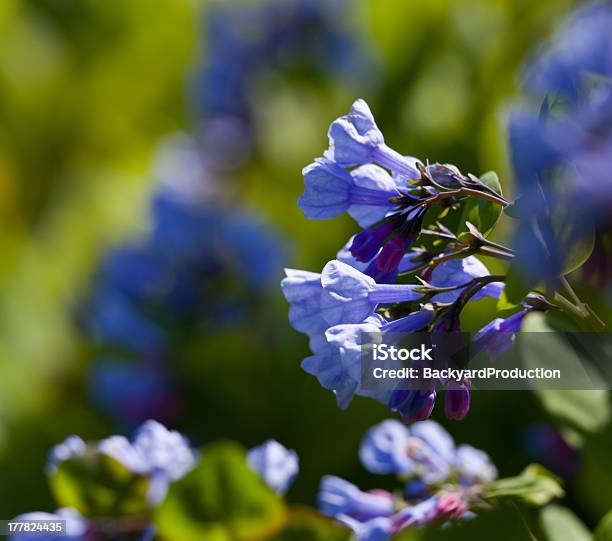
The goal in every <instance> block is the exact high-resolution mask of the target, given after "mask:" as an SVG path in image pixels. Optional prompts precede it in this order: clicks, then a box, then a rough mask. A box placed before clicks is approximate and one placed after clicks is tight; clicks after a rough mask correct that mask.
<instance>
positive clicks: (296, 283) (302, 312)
mask: <svg viewBox="0 0 612 541" xmlns="http://www.w3.org/2000/svg"><path fill="white" fill-rule="evenodd" d="M285 274H286V275H287V276H286V278H284V279H283V281H282V282H281V288H282V290H283V295H284V296H285V299H287V301H288V302H289V321H290V323H291V326H292V327H293V328H294V329H295V330H296V331H299V332H303V333H306V334H309V335H310V334H319V333H323V332H324V331H325V330H326V329H327V328H328V327H329V325H328V324H327V321H326V320H325V319H324V318H323V314H322V312H321V294H322V292H323V286H322V285H321V274H320V273H316V272H309V271H302V270H296V269H285Z"/></svg>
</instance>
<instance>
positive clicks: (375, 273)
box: [363, 260, 399, 284]
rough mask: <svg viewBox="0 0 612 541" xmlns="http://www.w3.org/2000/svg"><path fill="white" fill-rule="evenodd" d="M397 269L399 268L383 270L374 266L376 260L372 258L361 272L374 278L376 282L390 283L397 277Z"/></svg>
mask: <svg viewBox="0 0 612 541" xmlns="http://www.w3.org/2000/svg"><path fill="white" fill-rule="evenodd" d="M398 270H399V269H396V270H395V271H393V272H383V271H381V270H380V269H379V268H378V267H377V266H376V260H374V261H371V262H370V264H369V265H368V266H367V267H366V269H365V270H364V271H363V273H364V274H366V275H368V276H370V277H372V278H374V280H375V281H376V283H377V284H392V283H393V282H395V278H397V271H398Z"/></svg>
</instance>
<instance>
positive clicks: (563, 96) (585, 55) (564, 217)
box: [509, 2, 612, 287]
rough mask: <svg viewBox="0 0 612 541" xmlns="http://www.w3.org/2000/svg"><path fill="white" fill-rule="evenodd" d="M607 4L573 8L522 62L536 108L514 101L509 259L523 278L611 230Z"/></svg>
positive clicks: (551, 271) (537, 278)
mask: <svg viewBox="0 0 612 541" xmlns="http://www.w3.org/2000/svg"><path fill="white" fill-rule="evenodd" d="M611 25H612V6H611V5H610V3H609V2H595V3H593V4H590V5H587V6H584V7H581V8H579V9H578V10H577V11H576V12H574V14H573V15H571V16H570V17H569V18H568V19H567V20H566V22H565V24H564V25H563V26H562V27H561V28H560V29H559V31H558V32H557V34H556V35H555V36H554V38H553V40H552V41H551V43H549V44H547V46H546V47H544V48H543V49H542V50H540V51H538V53H537V54H536V55H535V56H534V57H533V58H532V59H531V61H530V62H529V64H528V65H527V67H526V68H525V77H524V87H525V91H526V93H527V94H528V97H529V98H531V99H532V100H533V101H534V102H536V104H535V105H536V107H533V108H530V107H525V106H521V107H516V108H515V109H514V111H513V112H512V114H511V117H510V126H509V133H510V146H511V152H512V161H513V166H514V172H515V176H516V180H517V184H518V187H519V193H518V195H519V198H518V200H517V202H516V204H515V205H514V207H515V208H514V211H515V212H514V215H515V216H516V217H518V218H519V219H520V220H521V224H520V225H519V227H518V229H517V234H516V237H515V246H516V252H517V259H516V266H517V269H518V270H519V271H520V272H521V273H522V275H523V277H524V278H525V281H526V283H527V285H529V286H532V287H533V285H535V284H537V283H538V282H541V281H545V280H553V279H555V278H556V277H557V276H559V275H560V274H562V273H563V272H564V271H566V269H565V268H564V266H565V260H566V259H567V254H569V253H571V251H572V250H571V247H572V245H573V244H574V243H576V242H579V241H584V240H588V239H590V238H591V237H592V234H593V226H595V227H596V229H597V230H598V234H601V233H602V232H606V231H609V230H610V225H611V222H610V218H609V217H610V209H611V208H612V197H611V196H612V190H610V189H609V186H610V183H609V182H608V178H609V174H608V172H609V168H610V163H611V160H612V154H611V152H610V149H611V148H612V82H611V81H612V79H611V78H612V34H611V33H610V31H609V29H610V27H611Z"/></svg>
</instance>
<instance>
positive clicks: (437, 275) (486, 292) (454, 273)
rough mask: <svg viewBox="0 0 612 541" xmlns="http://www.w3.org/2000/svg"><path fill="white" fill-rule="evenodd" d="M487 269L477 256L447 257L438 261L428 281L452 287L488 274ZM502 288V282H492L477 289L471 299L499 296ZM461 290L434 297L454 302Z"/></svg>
mask: <svg viewBox="0 0 612 541" xmlns="http://www.w3.org/2000/svg"><path fill="white" fill-rule="evenodd" d="M489 274H490V273H489V270H488V269H487V267H486V266H485V265H484V263H482V262H481V261H480V260H479V259H478V258H477V257H475V256H473V255H471V256H468V257H465V258H463V259H449V260H448V261H444V262H443V263H440V264H439V265H438V266H437V267H436V268H435V269H434V270H433V272H432V273H431V279H430V283H431V285H433V286H435V287H453V286H458V285H461V284H467V283H468V282H470V281H471V280H474V279H475V278H482V277H483V276H488V275H489ZM503 288H504V284H503V283H502V282H492V283H490V284H487V285H486V286H484V287H483V288H482V289H480V290H479V291H478V293H476V294H475V295H474V296H473V297H472V300H479V299H482V298H484V297H492V298H494V299H497V298H499V296H500V295H501V292H502V290H503ZM461 292H462V290H461V289H458V290H456V291H446V292H443V293H438V294H437V295H436V296H435V297H434V299H435V300H436V301H437V302H445V303H446V302H449V303H450V302H454V301H456V300H457V298H458V297H459V295H461Z"/></svg>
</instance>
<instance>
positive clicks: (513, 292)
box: [504, 259, 536, 305]
mask: <svg viewBox="0 0 612 541" xmlns="http://www.w3.org/2000/svg"><path fill="white" fill-rule="evenodd" d="M535 285H536V282H535V281H532V282H528V281H527V280H525V277H524V276H523V275H522V273H521V271H520V269H519V262H518V261H517V260H516V259H514V260H513V261H512V263H510V267H508V273H507V274H506V287H505V288H504V297H505V298H506V299H507V301H508V303H510V304H515V305H518V304H519V303H520V302H521V301H522V300H523V299H524V298H525V295H527V293H529V292H530V291H531V290H532V289H533V288H534V287H535Z"/></svg>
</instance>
